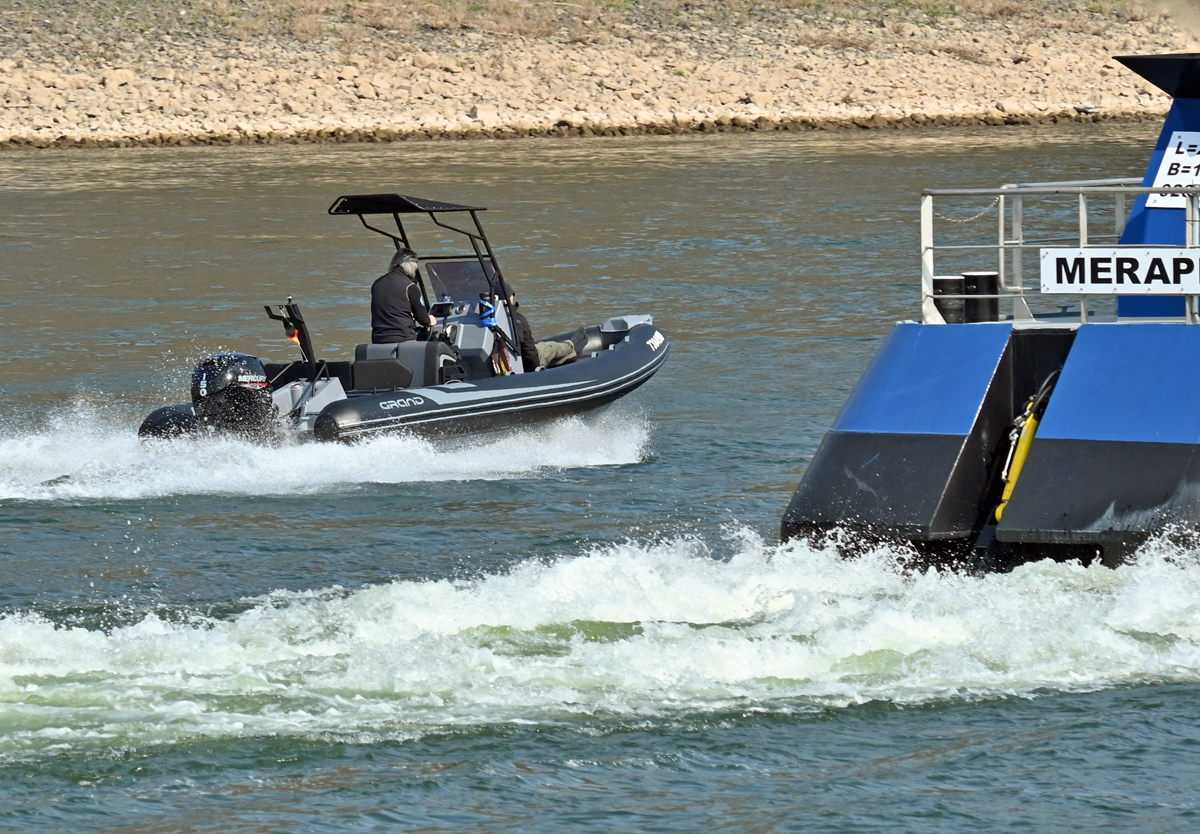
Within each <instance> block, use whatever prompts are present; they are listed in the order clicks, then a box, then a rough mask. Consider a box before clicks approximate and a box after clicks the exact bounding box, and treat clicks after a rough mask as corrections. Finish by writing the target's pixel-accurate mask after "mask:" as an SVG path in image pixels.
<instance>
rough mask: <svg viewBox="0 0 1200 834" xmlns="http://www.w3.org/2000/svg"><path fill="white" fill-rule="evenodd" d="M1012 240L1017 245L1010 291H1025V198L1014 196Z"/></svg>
mask: <svg viewBox="0 0 1200 834" xmlns="http://www.w3.org/2000/svg"><path fill="white" fill-rule="evenodd" d="M1012 204H1013V206H1012V242H1013V244H1014V245H1015V246H1016V248H1015V249H1014V250H1013V256H1012V277H1013V282H1012V286H1011V287H1010V291H1016V292H1018V293H1024V292H1025V263H1024V261H1025V200H1024V198H1023V197H1013V201H1012Z"/></svg>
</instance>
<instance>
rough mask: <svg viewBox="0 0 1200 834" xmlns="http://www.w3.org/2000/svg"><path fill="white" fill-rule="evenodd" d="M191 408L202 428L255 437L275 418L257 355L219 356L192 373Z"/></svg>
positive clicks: (265, 375) (202, 363)
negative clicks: (254, 435) (206, 427)
mask: <svg viewBox="0 0 1200 834" xmlns="http://www.w3.org/2000/svg"><path fill="white" fill-rule="evenodd" d="M192 407H193V408H194V409H195V411H196V417H197V419H198V421H199V423H200V425H201V426H211V427H212V428H215V429H219V430H222V431H231V432H237V433H241V434H255V433H259V432H263V431H266V430H267V429H268V428H269V427H270V424H271V421H272V419H273V418H274V416H275V406H274V404H273V403H272V401H271V391H270V388H269V387H268V383H267V371H266V369H265V368H264V367H263V363H262V362H261V361H260V360H259V359H258V357H256V356H251V355H249V354H247V353H218V354H216V355H215V356H209V357H207V358H206V359H204V360H203V361H201V362H200V364H199V365H197V366H196V369H195V370H194V371H192Z"/></svg>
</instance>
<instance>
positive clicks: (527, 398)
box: [138, 194, 670, 441]
mask: <svg viewBox="0 0 1200 834" xmlns="http://www.w3.org/2000/svg"><path fill="white" fill-rule="evenodd" d="M482 211H485V209H484V208H482V207H477V206H464V205H456V204H452V203H444V202H438V201H434V200H426V199H421V198H417V197H407V196H402V195H399V194H366V195H347V196H342V197H338V198H337V200H335V201H334V203H333V205H332V206H331V207H330V208H329V214H331V215H335V216H347V215H350V216H357V217H358V219H359V221H360V222H361V223H362V225H363V226H364V227H366V228H367V229H369V230H371V231H372V232H376V233H378V234H381V235H383V236H385V237H387V238H390V239H391V241H392V243H393V244H394V246H395V247H396V249H397V250H399V249H400V248H401V247H405V248H412V246H411V243H410V226H411V225H412V224H413V222H414V221H416V220H422V219H423V218H427V219H428V221H431V222H432V224H433V226H434V227H435V230H444V231H450V232H453V233H456V234H457V235H458V236H459V237H458V238H456V240H459V241H460V242H462V241H465V245H463V246H462V251H456V252H453V253H449V254H430V255H425V256H424V257H423V258H422V262H423V270H418V272H417V275H416V279H417V282H418V284H419V286H420V288H421V293H422V296H423V298H424V300H425V302H426V306H427V307H428V308H429V311H430V313H431V314H432V315H433V316H434V317H435V318H436V319H437V323H436V324H435V325H434V327H433V328H431V329H430V330H429V332H427V333H423V334H422V337H421V338H419V339H417V340H416V341H407V342H400V343H395V344H360V345H358V346H357V347H356V348H355V351H354V356H353V358H352V359H346V360H343V361H328V360H326V359H318V358H317V354H316V352H315V350H314V348H313V339H312V334H311V333H310V332H309V328H308V324H307V323H306V321H305V319H304V315H303V313H302V312H301V309H300V305H299V304H298V303H297V302H296V301H294V300H293V299H292V298H290V297H289V298H288V299H287V301H286V302H285V303H282V304H274V305H264V306H265V310H266V313H267V316H268V317H269V318H270V319H271V320H274V321H277V322H279V323H280V324H281V325H282V326H283V329H284V333H285V335H286V337H287V338H288V339H289V340H290V341H292V342H294V343H295V345H296V346H297V348H298V351H299V354H300V356H299V357H298V358H296V359H294V360H293V361H290V362H282V363H278V362H271V361H267V360H265V359H262V358H259V357H256V356H253V355H250V354H246V353H219V354H215V355H212V356H208V357H206V358H205V359H203V360H202V361H201V362H200V363H199V364H198V365H197V366H196V368H195V370H194V371H193V372H192V375H191V401H190V402H187V403H182V404H178V405H168V406H164V407H162V408H159V409H157V410H155V411H154V412H152V413H151V414H150V415H149V416H147V417H146V419H145V420H144V421H143V423H142V425H141V428H140V429H139V432H138V433H139V435H140V436H142V437H146V438H164V437H177V436H180V435H192V434H197V433H205V432H214V433H233V434H237V435H241V436H246V437H252V438H262V439H272V438H279V437H297V438H300V439H306V438H313V439H316V440H320V441H335V440H340V441H353V440H358V439H362V438H369V437H374V436H377V435H380V434H385V433H391V432H412V433H415V434H418V435H422V436H432V437H442V436H456V435H467V434H475V433H484V432H492V431H498V430H503V429H509V428H513V427H519V426H528V425H532V424H535V423H539V422H543V421H547V420H552V419H555V418H559V417H564V416H569V415H576V414H582V413H585V412H589V411H593V410H595V409H598V408H601V407H603V406H606V405H608V404H609V403H612V402H613V401H614V400H617V399H619V398H620V397H623V396H625V395H626V394H628V393H629V392H631V391H633V390H634V389H636V388H637V387H638V386H640V385H642V384H643V383H645V382H646V381H647V380H649V379H650V378H651V377H652V376H654V374H655V373H656V372H657V371H658V369H659V368H660V367H662V364H663V362H664V361H665V360H666V358H667V354H668V353H669V351H670V343H669V341H668V339H667V337H666V335H665V334H664V333H663V332H662V331H661V330H660V329H659V328H658V327H656V326H655V324H654V319H653V317H652V316H650V315H647V314H631V315H620V316H612V317H609V318H607V319H604V320H602V321H599V322H596V323H592V324H587V325H584V326H581V327H578V328H576V329H575V330H572V331H569V332H566V333H562V334H558V335H556V336H553V337H551V338H550V339H547V340H545V341H558V342H570V343H571V345H572V346H573V347H574V349H575V350H574V354H575V358H574V359H572V360H571V361H568V362H566V363H564V364H561V365H558V366H557V367H549V368H540V367H539V368H538V369H537V370H535V371H529V372H527V371H525V369H524V368H523V366H522V362H521V357H520V354H519V349H518V345H517V332H516V328H515V327H514V323H513V318H512V310H510V309H509V302H508V298H509V296H510V291H509V289H508V285H507V284H506V283H505V280H504V277H503V275H502V273H501V271H500V266H499V264H498V263H497V261H496V256H495V252H494V250H493V248H492V244H491V243H490V242H489V240H488V238H487V235H486V234H485V233H484V230H483V225H482V223H481V221H480V218H479V213H480V212H482ZM389 215H390V217H391V218H392V222H393V223H394V224H395V230H394V231H391V230H389V229H386V228H381V227H380V226H381V225H385V224H386V222H387V221H386V220H385V221H384V223H383V224H380V223H379V221H378V220H377V218H378V217H381V216H382V217H385V218H386V217H387V216H389ZM460 217H463V218H469V222H457V224H456V218H460Z"/></svg>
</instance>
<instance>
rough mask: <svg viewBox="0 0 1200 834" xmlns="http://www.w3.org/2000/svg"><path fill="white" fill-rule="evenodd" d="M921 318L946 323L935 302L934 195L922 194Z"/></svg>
mask: <svg viewBox="0 0 1200 834" xmlns="http://www.w3.org/2000/svg"><path fill="white" fill-rule="evenodd" d="M921 318H922V319H923V320H924V322H925V323H926V324H945V323H946V320H945V319H944V318H942V314H941V313H940V312H939V311H938V308H937V305H936V304H934V302H933V195H932V194H922V195H921Z"/></svg>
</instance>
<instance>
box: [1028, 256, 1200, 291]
mask: <svg viewBox="0 0 1200 834" xmlns="http://www.w3.org/2000/svg"><path fill="white" fill-rule="evenodd" d="M1042 292H1044V293H1088V294H1099V295H1103V294H1106V293H1112V294H1120V295H1139V294H1150V295H1200V249H1185V248H1183V247H1172V246H1156V247H1147V248H1124V247H1118V248H1113V249H1100V248H1096V249H1092V248H1088V249H1043V250H1042Z"/></svg>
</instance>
